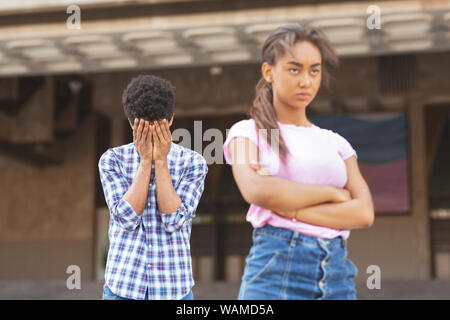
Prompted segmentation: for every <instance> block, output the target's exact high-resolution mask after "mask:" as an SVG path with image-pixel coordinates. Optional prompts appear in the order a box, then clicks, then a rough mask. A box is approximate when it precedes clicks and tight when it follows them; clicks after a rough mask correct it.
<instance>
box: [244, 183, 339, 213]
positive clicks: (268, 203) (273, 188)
mask: <svg viewBox="0 0 450 320" xmlns="http://www.w3.org/2000/svg"><path fill="white" fill-rule="evenodd" d="M258 178H259V179H260V180H259V179H258V180H259V181H257V182H256V183H257V187H256V192H255V193H256V195H255V199H253V201H254V202H251V203H254V204H256V205H258V206H260V207H263V208H266V209H269V210H272V211H278V210H280V211H289V210H295V209H298V208H306V207H310V206H313V205H318V204H323V203H327V202H334V201H337V200H338V199H337V190H336V188H334V187H331V186H325V185H312V184H301V183H297V182H293V181H289V180H285V179H281V178H277V177H271V176H267V177H258Z"/></svg>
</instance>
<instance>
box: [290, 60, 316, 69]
mask: <svg viewBox="0 0 450 320" xmlns="http://www.w3.org/2000/svg"><path fill="white" fill-rule="evenodd" d="M286 64H293V65H294V66H297V67H300V68H301V67H303V64H301V63H298V62H295V61H289V62H288V63H286ZM318 66H320V63H314V64H312V65H311V67H318Z"/></svg>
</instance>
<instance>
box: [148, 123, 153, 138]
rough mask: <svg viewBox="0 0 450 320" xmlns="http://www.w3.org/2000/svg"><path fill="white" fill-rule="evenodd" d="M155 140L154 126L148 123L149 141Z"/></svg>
mask: <svg viewBox="0 0 450 320" xmlns="http://www.w3.org/2000/svg"><path fill="white" fill-rule="evenodd" d="M152 141H153V126H152V125H151V124H150V121H149V123H148V133H147V142H149V143H152Z"/></svg>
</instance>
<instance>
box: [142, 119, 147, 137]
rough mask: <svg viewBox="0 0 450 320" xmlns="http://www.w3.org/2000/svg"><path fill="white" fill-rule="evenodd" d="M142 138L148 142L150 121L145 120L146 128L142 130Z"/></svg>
mask: <svg viewBox="0 0 450 320" xmlns="http://www.w3.org/2000/svg"><path fill="white" fill-rule="evenodd" d="M142 138H143V140H144V141H145V142H146V141H147V139H148V121H147V120H145V125H144V130H143V132H142Z"/></svg>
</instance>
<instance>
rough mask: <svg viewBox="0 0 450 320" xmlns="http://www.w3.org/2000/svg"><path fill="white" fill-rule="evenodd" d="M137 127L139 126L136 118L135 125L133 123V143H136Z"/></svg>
mask: <svg viewBox="0 0 450 320" xmlns="http://www.w3.org/2000/svg"><path fill="white" fill-rule="evenodd" d="M136 125H137V118H134V123H133V141H136Z"/></svg>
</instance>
